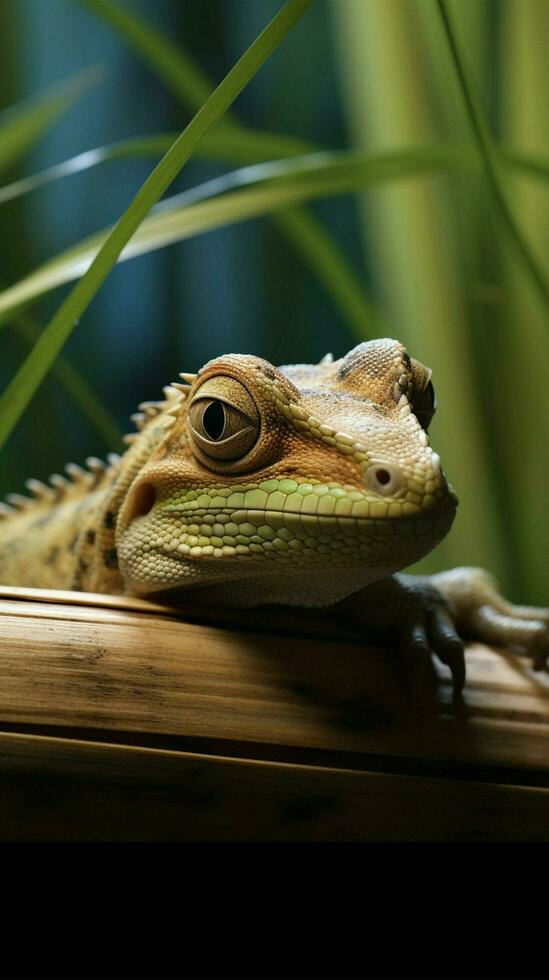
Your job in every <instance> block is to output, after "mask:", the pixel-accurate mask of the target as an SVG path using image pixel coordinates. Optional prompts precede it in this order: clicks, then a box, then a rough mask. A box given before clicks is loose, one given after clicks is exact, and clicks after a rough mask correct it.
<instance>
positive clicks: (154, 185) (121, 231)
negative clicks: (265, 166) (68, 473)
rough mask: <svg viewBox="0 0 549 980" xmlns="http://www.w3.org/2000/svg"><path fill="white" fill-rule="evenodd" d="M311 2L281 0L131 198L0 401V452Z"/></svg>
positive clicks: (305, 0)
mask: <svg viewBox="0 0 549 980" xmlns="http://www.w3.org/2000/svg"><path fill="white" fill-rule="evenodd" d="M310 3H311V0H287V2H286V3H285V5H284V7H283V8H282V9H281V10H280V11H279V13H278V14H277V15H276V16H275V17H274V18H273V20H272V21H271V22H270V24H268V26H267V27H266V28H265V29H264V30H263V31H262V32H261V34H260V35H259V36H258V37H257V38H256V40H255V41H254V42H253V43H252V44H251V45H250V47H249V48H248V50H247V51H246V52H245V54H244V55H242V57H241V58H240V59H239V61H238V62H237V63H236V65H235V66H234V67H233V68H232V69H231V70H230V72H229V73H228V75H226V76H225V78H224V79H223V81H222V82H221V83H220V84H219V85H218V87H217V88H216V89H215V91H214V92H213V93H212V95H211V96H209V98H208V99H207V100H206V102H205V103H204V105H203V106H202V108H201V109H200V110H199V111H198V113H197V114H196V116H194V118H193V119H192V120H191V122H190V123H189V124H188V126H187V127H186V128H185V129H184V130H183V132H182V134H181V136H180V137H179V138H178V139H177V140H176V142H175V143H174V144H173V146H172V147H171V148H170V149H169V150H168V152H167V153H166V155H165V156H164V157H163V158H162V160H161V161H160V163H159V164H158V165H157V166H156V167H155V169H154V170H153V172H152V174H151V175H150V176H149V177H148V178H147V180H146V181H145V183H144V184H143V185H142V187H141V188H140V190H139V191H138V192H137V194H136V195H135V197H134V199H133V201H132V203H131V204H130V206H129V207H128V208H127V210H126V211H125V212H124V214H123V215H122V217H121V218H120V219H119V220H118V222H117V224H116V225H115V226H114V228H113V230H112V231H111V232H110V234H109V236H108V237H107V239H106V240H105V242H104V244H103V245H102V246H101V248H100V250H99V252H98V253H97V255H96V256H95V258H94V259H93V261H92V263H91V265H90V267H89V269H88V270H87V272H86V273H85V275H84V276H83V277H82V279H81V280H80V281H79V282H78V283H77V285H76V286H75V287H74V288H73V289H72V291H71V292H70V294H69V295H68V297H67V298H66V299H65V300H64V302H63V303H62V304H61V306H60V307H59V309H58V311H57V312H56V314H55V315H54V317H53V318H52V320H51V321H50V323H49V324H48V326H47V327H46V329H45V330H44V332H43V334H42V335H41V337H40V340H39V341H38V342H37V344H36V345H35V347H34V348H33V350H32V352H31V354H30V355H29V357H28V358H27V359H26V360H25V362H24V364H23V365H22V367H21V368H20V369H19V371H18V372H17V374H16V376H15V377H14V379H13V380H12V382H11V383H10V384H9V385H8V388H7V389H6V391H5V392H4V394H3V396H2V398H1V399H0V447H1V446H2V445H3V444H4V443H5V441H6V439H7V438H8V437H9V435H10V433H11V431H12V429H13V427H14V426H15V424H16V423H17V421H18V419H19V417H20V416H21V414H22V412H23V411H24V410H25V408H26V406H27V404H28V402H29V401H30V399H31V398H32V396H33V394H34V392H35V391H36V389H37V387H38V386H39V384H40V382H41V381H42V379H43V378H44V377H45V375H46V374H47V372H48V371H49V369H50V367H51V365H52V364H53V362H54V361H55V358H56V357H57V355H58V353H59V352H60V350H61V349H62V347H63V345H64V343H65V342H66V341H67V340H68V338H69V336H70V334H71V333H72V330H73V329H74V326H75V324H76V322H78V318H79V317H80V316H81V315H82V314H83V312H84V311H85V310H86V308H87V306H88V305H89V303H90V302H91V301H92V299H93V297H94V296H95V294H96V293H97V291H98V289H99V288H100V286H101V285H102V283H103V282H104V280H105V279H106V277H107V276H108V274H109V272H110V271H111V269H112V268H113V266H114V265H115V263H116V261H117V259H118V256H119V255H120V253H121V251H122V249H123V248H124V246H125V245H126V244H127V242H128V241H129V240H130V238H131V237H132V235H133V234H134V233H135V232H136V230H137V228H138V227H139V225H140V224H141V222H142V221H143V219H144V218H145V217H146V215H147V214H148V212H149V211H150V209H151V208H152V206H153V205H154V204H155V203H156V202H157V201H158V200H159V198H160V197H161V196H162V194H163V193H164V192H165V191H166V190H167V188H168V187H169V185H170V183H171V182H172V180H173V179H174V177H175V176H176V175H177V174H178V173H179V171H180V170H181V169H182V167H183V166H184V165H185V163H186V162H187V160H188V159H189V157H190V156H191V155H192V152H193V150H194V148H195V146H196V145H197V144H198V142H199V141H200V139H201V138H202V136H204V135H205V133H206V132H207V131H208V129H210V128H211V127H212V126H213V125H215V123H216V122H217V121H218V120H219V119H220V118H221V117H222V116H223V115H224V113H225V112H226V110H227V108H228V107H229V106H230V105H231V103H232V102H234V100H235V99H236V98H237V96H238V95H239V94H240V92H241V91H242V89H243V88H245V86H246V85H247V84H248V82H249V81H250V80H251V79H252V78H253V76H254V75H255V74H256V72H257V71H258V70H259V68H260V67H261V66H262V64H263V63H264V62H265V61H266V60H267V58H268V57H269V55H270V54H271V52H272V51H273V50H274V49H275V48H276V47H277V45H278V44H280V42H281V41H282V40H283V38H284V37H285V36H286V34H287V33H288V31H290V30H291V28H292V27H293V26H294V25H295V23H296V22H297V21H298V20H299V18H300V17H302V16H303V14H304V13H305V11H306V10H307V8H308V7H309V6H310Z"/></svg>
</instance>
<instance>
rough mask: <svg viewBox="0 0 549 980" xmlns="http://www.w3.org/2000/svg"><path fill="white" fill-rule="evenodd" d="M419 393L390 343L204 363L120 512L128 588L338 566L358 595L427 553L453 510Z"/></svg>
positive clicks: (423, 379)
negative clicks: (334, 353)
mask: <svg viewBox="0 0 549 980" xmlns="http://www.w3.org/2000/svg"><path fill="white" fill-rule="evenodd" d="M372 355H374V356H373V358H372ZM369 366H370V370H369V369H368V368H369ZM414 384H415V389H416V390H415V399H416V401H415V404H414V401H413V396H414ZM428 384H429V372H427V370H426V369H425V368H423V367H422V366H421V365H418V364H417V362H411V361H410V358H408V356H407V354H406V352H405V351H404V349H403V348H402V345H400V344H398V343H397V342H395V341H376V342H371V343H370V344H362V345H359V347H358V348H355V350H354V351H351V352H350V354H348V355H347V357H346V358H344V359H342V361H340V362H335V363H325V364H321V365H318V366H311V365H302V366H295V367H291V368H283V369H280V370H278V369H276V368H274V367H272V366H271V365H269V364H267V362H265V361H261V360H260V359H259V358H255V357H251V356H246V355H228V356H227V357H223V358H219V359H217V361H213V362H210V363H209V364H208V365H206V367H205V368H204V369H203V370H202V371H201V372H200V374H199V375H198V376H197V378H196V379H195V380H194V381H193V384H192V387H191V390H190V394H189V396H188V397H187V398H185V397H184V396H183V397H182V399H181V402H180V403H179V404H178V406H176V407H175V408H172V410H171V412H170V418H169V419H167V420H166V434H165V436H164V439H163V441H162V443H161V445H160V446H159V447H158V449H157V451H156V452H155V453H154V454H153V457H152V458H151V460H150V462H149V463H148V464H147V465H145V466H144V467H143V470H142V471H141V473H140V474H139V476H138V478H137V479H136V480H135V481H134V484H133V486H132V488H131V489H130V493H129V494H128V499H127V501H126V504H125V505H124V507H123V508H122V513H121V515H120V517H119V522H118V527H117V540H118V553H119V558H120V563H121V569H122V572H123V574H124V575H125V577H126V579H127V580H128V581H130V582H131V586H132V589H134V590H135V591H140V592H142V593H146V592H147V591H156V590H159V589H170V588H174V589H175V588H179V587H182V586H183V585H186V584H190V583H191V582H192V583H194V584H197V585H198V584H200V583H201V582H206V581H208V580H210V581H212V580H217V581H228V582H230V580H231V579H236V578H239V579H240V578H242V577H245V576H247V575H251V574H253V575H254V576H256V577H257V576H259V577H261V575H263V574H265V576H266V578H268V577H269V575H270V576H271V577H275V576H281V575H282V576H286V575H287V576H289V577H290V578H293V580H294V581H295V579H296V577H299V576H301V577H302V576H303V575H311V574H312V575H314V574H315V573H316V572H317V571H319V570H322V571H324V573H325V572H326V571H329V570H330V571H331V570H332V569H337V570H338V575H340V576H341V574H344V569H345V568H348V569H349V570H351V569H352V570H353V576H352V577H353V582H354V581H355V580H356V573H357V570H362V574H363V583H364V584H367V582H368V581H372V580H373V579H376V578H380V577H382V576H383V575H387V574H390V573H391V572H392V571H395V570H397V569H399V568H402V567H405V566H406V565H407V564H410V563H411V562H413V561H415V560H416V559H417V558H419V557H420V556H421V555H423V554H425V553H427V552H428V551H430V550H431V548H432V547H434V545H435V544H436V543H437V542H438V541H439V540H440V539H441V538H442V537H443V536H444V534H445V533H447V531H448V529H449V527H450V524H451V522H452V519H453V515H454V510H455V498H454V497H453V495H452V493H451V491H449V488H448V486H447V484H446V480H445V478H444V476H443V474H442V471H441V468H440V462H439V460H438V457H437V456H436V454H435V453H433V452H432V450H431V449H430V447H429V441H428V437H427V435H426V432H425V429H424V428H423V427H422V425H421V424H420V422H419V418H420V417H421V413H422V412H423V413H424V415H427V414H429V407H430V410H431V411H430V414H432V411H433V405H432V395H431V393H430V392H428V391H427V387H428ZM412 408H414V409H415V410H416V412H417V415H416V414H414V412H413V411H412ZM427 421H428V420H427ZM424 424H425V420H424ZM254 477H255V479H254ZM258 563H259V564H258ZM252 567H253V569H254V570H253V573H252V571H251V568H252ZM262 568H263V570H264V571H262ZM275 569H276V571H275ZM354 587H356V586H354ZM275 591H276V589H275ZM267 593H268V594H267ZM272 593H273V589H272V588H271V589H270V591H269V587H267V588H266V598H265V601H277V600H276V599H269V595H270V594H272Z"/></svg>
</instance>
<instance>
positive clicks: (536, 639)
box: [429, 568, 549, 670]
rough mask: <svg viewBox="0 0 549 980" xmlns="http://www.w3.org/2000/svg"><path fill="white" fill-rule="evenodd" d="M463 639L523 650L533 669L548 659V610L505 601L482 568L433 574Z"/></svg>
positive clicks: (433, 580) (437, 587) (455, 569)
mask: <svg viewBox="0 0 549 980" xmlns="http://www.w3.org/2000/svg"><path fill="white" fill-rule="evenodd" d="M429 582H430V583H431V584H432V585H434V586H435V588H436V589H437V590H438V591H439V592H440V593H441V594H442V595H443V596H444V598H445V599H446V601H447V603H448V607H449V609H450V610H451V613H452V615H453V617H454V619H455V622H456V625H457V628H458V630H459V632H460V633H461V634H462V635H463V636H467V637H470V638H471V639H474V640H481V641H482V642H484V643H491V644H495V645H497V646H516V647H521V648H522V649H523V650H524V651H525V652H526V653H527V654H528V655H529V656H530V657H531V658H532V666H533V668H534V670H542V669H543V668H544V666H545V664H546V661H547V657H548V656H549V609H543V608H537V607H535V606H515V605H513V604H512V603H511V602H508V601H507V599H504V598H503V596H502V595H501V594H500V592H499V590H498V585H497V582H496V580H495V578H494V577H493V576H492V575H490V573H489V572H486V571H484V569H482V568H453V569H451V571H448V572H440V573H439V574H437V575H431V576H430V577H429Z"/></svg>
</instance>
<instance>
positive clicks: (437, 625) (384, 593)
mask: <svg viewBox="0 0 549 980" xmlns="http://www.w3.org/2000/svg"><path fill="white" fill-rule="evenodd" d="M341 607H342V608H343V609H344V611H345V613H346V614H347V615H349V614H350V616H351V617H352V619H354V620H355V621H356V622H358V623H360V625H361V626H364V627H365V630H366V631H367V633H369V634H371V635H372V638H373V637H377V636H380V635H381V636H384V637H386V636H392V637H394V638H395V639H397V641H398V643H399V648H400V652H401V656H402V658H403V661H404V668H405V672H406V677H407V683H408V688H409V693H410V696H411V699H412V700H414V701H415V700H416V699H417V697H418V696H419V694H420V692H421V691H422V690H423V688H424V685H425V680H426V677H427V676H428V674H429V673H432V661H433V657H434V656H436V657H438V659H439V660H441V661H442V663H444V664H446V665H447V666H448V667H449V668H450V671H451V674H452V681H453V686H454V696H459V694H460V693H461V691H462V689H463V685H464V683H465V654H464V643H463V640H462V639H461V637H460V636H459V634H458V632H457V629H456V626H455V624H454V621H453V617H452V612H451V608H450V606H449V604H448V602H447V601H446V599H445V597H444V596H443V595H442V594H441V592H440V591H439V590H438V589H437V588H436V587H434V586H433V585H432V584H431V580H430V579H429V578H427V577H419V576H413V575H393V576H391V578H388V579H384V580H383V581H380V582H375V583H373V584H372V585H369V586H367V587H366V588H365V589H363V590H361V592H359V593H355V594H354V595H351V596H349V597H348V598H347V599H344V600H342V602H341V603H340V608H341Z"/></svg>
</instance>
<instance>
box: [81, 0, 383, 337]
mask: <svg viewBox="0 0 549 980" xmlns="http://www.w3.org/2000/svg"><path fill="white" fill-rule="evenodd" d="M77 2H79V3H80V5H81V6H83V7H85V8H87V9H88V10H90V11H91V12H92V13H94V14H96V15H98V16H99V17H101V18H102V19H103V20H105V21H106V22H107V23H108V24H109V26H110V27H112V28H114V29H115V30H116V31H117V32H118V33H119V35H120V36H121V37H122V38H123V39H124V40H125V41H126V42H127V43H128V44H129V45H130V46H131V47H132V49H133V50H134V51H135V53H136V54H137V55H138V56H139V57H140V58H141V60H142V61H143V62H144V63H145V64H146V65H148V67H149V68H151V69H152V71H153V72H154V73H155V74H156V75H157V76H158V77H159V78H161V79H162V80H163V81H164V82H165V84H166V85H167V86H168V88H169V89H170V91H171V92H172V93H173V95H174V96H175V98H176V99H177V100H178V101H179V102H180V104H181V105H182V106H183V107H184V108H186V109H191V110H192V109H197V108H198V106H199V105H200V103H201V102H202V100H203V98H204V97H205V93H207V92H209V91H211V89H212V87H213V86H212V82H211V80H210V79H209V78H208V77H207V75H206V74H205V73H204V72H203V71H202V70H201V69H200V68H199V67H198V66H197V65H196V64H195V63H194V61H193V59H192V58H191V57H190V56H189V55H188V54H187V53H186V52H185V51H184V50H183V49H182V47H181V46H180V45H178V46H177V47H176V46H175V45H174V44H173V43H172V41H171V40H170V39H169V38H167V37H165V36H164V35H163V34H161V33H160V31H157V30H156V29H155V28H154V27H153V26H152V25H151V24H150V23H149V22H148V21H144V20H142V19H141V18H140V17H139V15H137V14H136V13H135V10H132V11H131V12H130V11H129V10H126V9H124V8H122V7H119V6H117V5H116V4H114V3H111V2H110V0H100V2H99V0H77ZM220 130H221V131H220ZM217 135H218V140H219V142H218V147H219V148H221V146H222V147H223V151H222V152H223V155H224V158H225V159H226V160H227V161H228V162H229V163H232V164H237V165H238V164H246V163H255V162H259V161H265V160H271V159H273V158H277V157H286V156H289V155H290V154H292V155H293V154H296V153H299V154H302V153H307V152H311V151H312V150H313V149H314V147H312V146H311V145H309V146H306V145H304V142H303V141H301V140H297V139H294V138H292V137H289V136H286V135H282V134H277V133H258V132H256V131H254V130H250V129H248V128H247V127H244V126H242V125H240V124H239V123H238V121H237V120H236V119H235V117H234V116H231V117H230V122H229V120H228V116H227V115H225V117H224V119H223V125H222V127H219V128H218V131H217ZM273 221H274V223H275V225H276V226H277V227H278V229H279V231H280V232H281V233H282V234H283V235H284V236H285V237H286V238H287V239H288V240H289V242H290V244H291V245H292V247H293V248H294V249H295V250H296V251H297V252H298V254H299V255H300V256H301V258H302V259H304V260H305V262H306V263H307V264H308V265H309V267H310V269H311V271H312V272H313V274H314V275H316V277H317V279H318V282H319V284H320V286H321V288H322V289H323V290H324V291H325V292H326V293H327V295H328V297H329V298H330V300H331V301H332V302H333V304H334V306H335V308H336V310H338V311H339V313H340V315H341V316H342V317H343V319H344V320H346V321H347V324H348V326H349V328H350V329H351V332H354V333H355V335H356V336H357V338H358V339H359V340H364V339H365V337H366V336H367V334H368V333H370V335H371V329H372V326H373V324H370V319H371V316H372V311H373V309H374V304H373V303H372V301H371V300H370V298H369V297H368V293H367V291H366V288H365V285H364V282H363V280H362V278H361V277H359V276H358V275H357V274H356V272H355V271H354V269H353V267H352V265H351V263H350V262H349V261H348V260H347V259H346V257H345V255H344V253H343V251H342V249H340V247H339V246H338V245H337V243H336V241H335V240H334V239H332V238H331V236H329V235H328V234H327V232H326V231H325V229H324V226H323V225H322V223H321V222H320V221H319V220H318V218H316V217H315V216H314V215H307V214H304V212H303V210H302V209H300V208H294V216H293V218H292V219H290V220H286V219H281V218H280V216H278V215H275V216H274V217H273ZM322 253H324V254H322ZM344 267H346V268H345V270H344ZM342 276H343V277H344V278H345V287H346V288H345V292H344V291H343V289H342ZM376 318H377V321H378V325H379V322H380V320H381V318H380V316H379V314H376Z"/></svg>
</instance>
